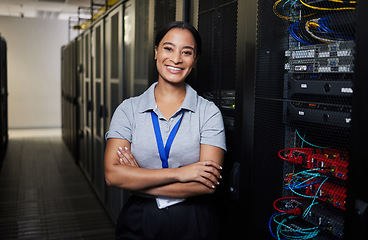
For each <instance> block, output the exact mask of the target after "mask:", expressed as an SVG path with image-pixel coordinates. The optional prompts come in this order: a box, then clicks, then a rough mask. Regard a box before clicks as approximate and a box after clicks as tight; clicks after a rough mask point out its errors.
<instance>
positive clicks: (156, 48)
mask: <svg viewBox="0 0 368 240" xmlns="http://www.w3.org/2000/svg"><path fill="white" fill-rule="evenodd" d="M157 51H158V47H157V46H155V60H157Z"/></svg>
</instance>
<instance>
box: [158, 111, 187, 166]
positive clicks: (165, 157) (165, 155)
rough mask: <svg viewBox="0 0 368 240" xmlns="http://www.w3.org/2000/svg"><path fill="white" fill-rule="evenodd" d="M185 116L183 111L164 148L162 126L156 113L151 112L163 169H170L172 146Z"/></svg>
mask: <svg viewBox="0 0 368 240" xmlns="http://www.w3.org/2000/svg"><path fill="white" fill-rule="evenodd" d="M183 115H184V110H182V114H181V117H180V119H179V121H178V122H177V123H176V124H175V126H174V128H173V129H172V130H171V132H170V134H169V138H168V139H167V141H166V145H165V147H164V143H163V141H162V135H161V130H160V125H159V123H158V116H157V114H156V113H155V112H153V111H152V112H151V117H152V123H153V128H154V130H155V135H156V142H157V148H158V153H159V154H160V158H161V162H162V168H168V167H169V163H168V161H169V153H170V149H171V145H172V143H173V141H174V138H175V135H176V133H177V132H178V128H179V125H180V122H181V119H182V118H183Z"/></svg>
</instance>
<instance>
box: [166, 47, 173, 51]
mask: <svg viewBox="0 0 368 240" xmlns="http://www.w3.org/2000/svg"><path fill="white" fill-rule="evenodd" d="M164 49H165V50H166V51H171V50H172V49H171V47H164Z"/></svg>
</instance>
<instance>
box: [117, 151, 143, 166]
mask: <svg viewBox="0 0 368 240" xmlns="http://www.w3.org/2000/svg"><path fill="white" fill-rule="evenodd" d="M117 154H118V157H119V159H120V164H125V165H129V166H133V167H139V165H138V163H137V161H136V160H135V158H134V156H133V154H132V153H131V152H130V151H129V149H128V148H127V147H125V148H124V149H123V148H122V147H119V150H118V151H117Z"/></svg>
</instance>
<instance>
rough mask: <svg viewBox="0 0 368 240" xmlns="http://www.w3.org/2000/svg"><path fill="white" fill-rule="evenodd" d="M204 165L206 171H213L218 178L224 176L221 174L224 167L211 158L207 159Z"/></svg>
mask: <svg viewBox="0 0 368 240" xmlns="http://www.w3.org/2000/svg"><path fill="white" fill-rule="evenodd" d="M203 165H204V167H205V169H204V170H205V171H206V172H209V173H212V174H213V175H215V176H216V178H217V179H222V176H221V170H222V167H221V166H220V165H219V164H217V163H215V162H213V161H211V160H206V161H203Z"/></svg>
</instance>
